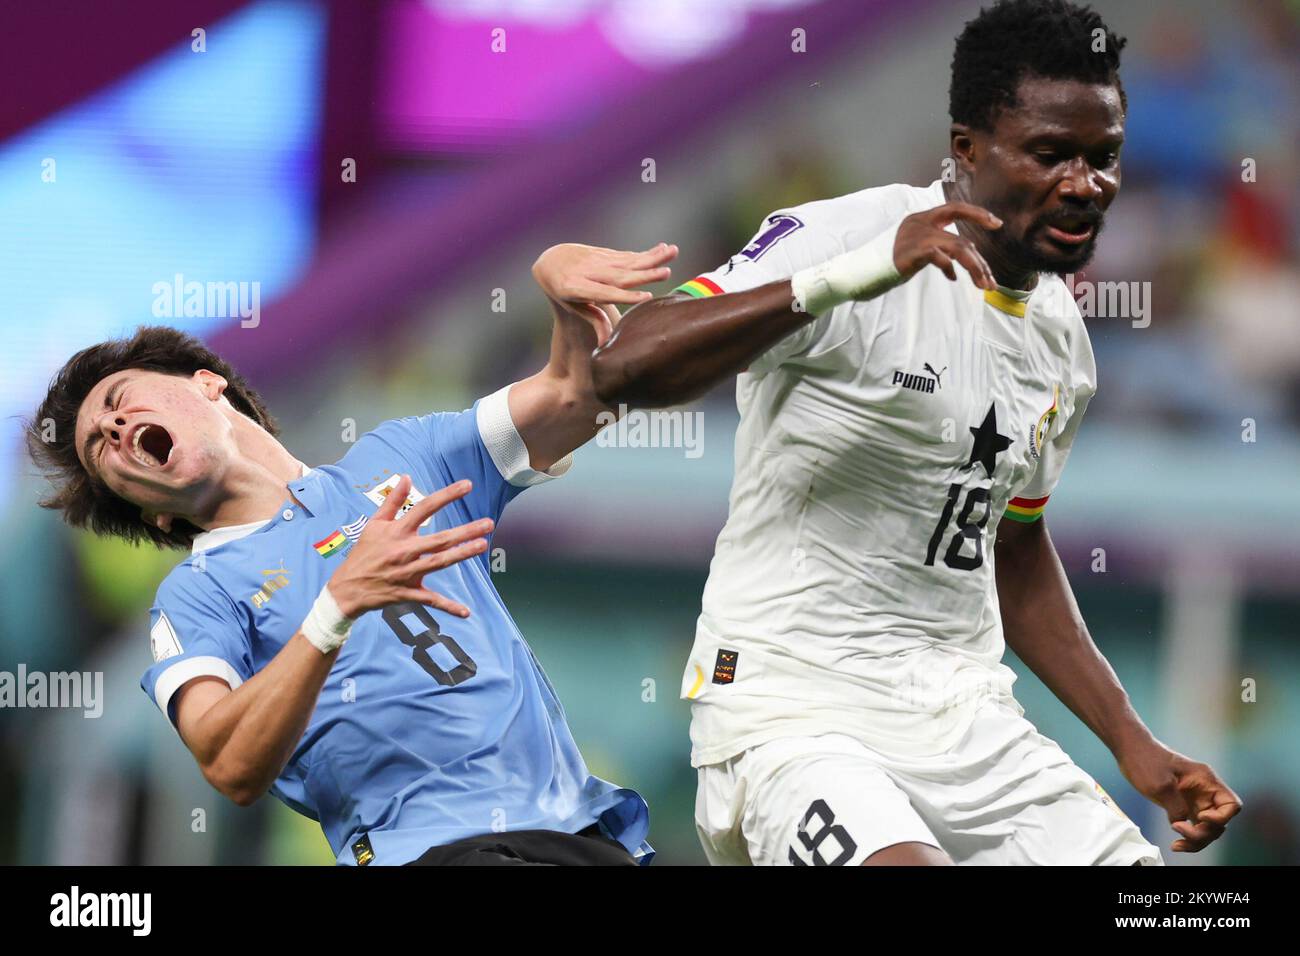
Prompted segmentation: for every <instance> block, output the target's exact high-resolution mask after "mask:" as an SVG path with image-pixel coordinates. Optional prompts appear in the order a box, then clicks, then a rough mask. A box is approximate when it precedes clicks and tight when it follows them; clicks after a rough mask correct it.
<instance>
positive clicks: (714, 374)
mask: <svg viewBox="0 0 1300 956" xmlns="http://www.w3.org/2000/svg"><path fill="white" fill-rule="evenodd" d="M792 301H793V296H792V293H791V291H790V282H789V280H781V281H779V282H772V283H769V284H767V285H764V286H759V287H758V288H756V289H751V290H749V291H747V292H736V293H732V294H729V295H718V296H712V297H710V298H707V299H693V298H690V297H689V296H684V295H680V294H679V295H674V296H667V297H664V298H661V299H654V300H652V301H650V302H646V303H645V304H643V305H638V306H636V307H635V308H633V309H632V310H631V311H630V312H628V313H627V315H625V316H623V321H622V322H621V323H620V324H619V326H618V331H617V332H615V334H614V336H613V337H612V338H611V339H610V340H609V341H608V342H607V343H606V344H605V345H604V346H603V347H602V348H600V349H598V350H597V351H596V353H595V354H594V355H593V356H592V366H591V367H592V379H593V382H594V386H595V392H596V396H597V397H598V398H599V399H600V400H601V401H603V402H604V403H605V404H607V405H620V404H626V405H628V406H639V407H648V408H653V407H660V406H664V405H678V404H681V403H683V402H688V401H691V400H693V399H695V398H698V397H699V396H700V395H703V394H704V393H705V392H707V391H708V390H709V389H711V388H713V387H714V386H715V385H717V384H718V383H720V382H723V381H725V380H726V379H727V378H729V377H731V376H732V375H735V374H736V373H737V372H740V371H742V370H743V369H745V368H746V367H747V366H748V365H749V364H750V363H751V362H752V361H753V360H754V359H755V358H757V357H758V356H759V355H761V354H763V352H765V351H767V350H768V349H769V348H771V347H772V346H773V345H775V344H776V343H777V342H779V341H781V340H782V339H783V338H785V337H786V336H787V335H789V334H790V333H792V332H794V331H795V330H797V329H799V328H800V327H801V326H803V325H806V324H807V323H808V322H811V321H812V319H813V316H811V315H809V314H807V313H805V312H797V311H795V310H794V309H793V308H792Z"/></svg>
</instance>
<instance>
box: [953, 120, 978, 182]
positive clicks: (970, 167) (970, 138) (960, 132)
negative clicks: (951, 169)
mask: <svg viewBox="0 0 1300 956" xmlns="http://www.w3.org/2000/svg"><path fill="white" fill-rule="evenodd" d="M948 143H949V147H950V149H951V150H952V158H953V159H955V160H956V161H957V167H958V168H959V169H961V170H962V171H963V172H964V173H966V174H967V175H972V174H973V173H974V172H975V137H974V135H973V133H972V131H971V128H970V127H969V126H967V125H966V124H965V123H953V124H952V126H950V127H949V128H948Z"/></svg>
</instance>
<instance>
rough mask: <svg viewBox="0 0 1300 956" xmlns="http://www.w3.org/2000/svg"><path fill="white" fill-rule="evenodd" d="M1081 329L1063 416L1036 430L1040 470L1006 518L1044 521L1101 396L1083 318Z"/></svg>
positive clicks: (1013, 501)
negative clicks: (1081, 431) (1092, 404)
mask: <svg viewBox="0 0 1300 956" xmlns="http://www.w3.org/2000/svg"><path fill="white" fill-rule="evenodd" d="M1078 328H1079V335H1078V337H1077V338H1076V341H1075V345H1074V350H1073V351H1074V357H1073V370H1072V375H1071V383H1070V386H1069V391H1068V392H1067V393H1066V394H1064V395H1061V396H1058V398H1057V403H1056V404H1057V405H1059V406H1060V410H1059V412H1058V413H1057V414H1056V415H1053V414H1052V413H1051V410H1050V409H1049V411H1048V412H1047V413H1045V414H1044V416H1043V418H1044V420H1043V421H1040V423H1039V425H1038V427H1037V428H1036V429H1035V439H1036V440H1037V441H1038V442H1039V443H1040V448H1039V457H1038V466H1037V468H1035V469H1034V473H1033V475H1032V476H1031V477H1030V479H1029V481H1028V482H1027V483H1026V484H1025V485H1024V486H1023V487H1022V488H1020V489H1018V490H1017V492H1016V494H1015V496H1014V497H1012V499H1011V501H1010V503H1009V504H1008V505H1007V511H1006V517H1008V518H1012V519H1014V520H1016V521H1022V522H1029V521H1037V520H1038V519H1039V518H1040V517H1042V514H1043V509H1044V508H1046V507H1047V500H1048V498H1050V497H1051V496H1052V492H1053V491H1055V490H1056V485H1057V483H1058V482H1059V481H1060V480H1061V474H1062V473H1063V472H1064V471H1065V463H1066V461H1067V460H1068V459H1069V457H1070V450H1071V449H1072V448H1073V447H1074V440H1075V438H1076V436H1077V435H1078V434H1079V426H1080V425H1082V424H1083V416H1084V413H1085V412H1087V410H1088V403H1089V402H1091V401H1092V397H1093V396H1094V395H1095V394H1096V393H1097V366H1096V362H1095V360H1094V358H1093V353H1092V343H1091V342H1089V340H1088V333H1087V330H1086V329H1085V328H1084V325H1083V320H1082V318H1080V319H1079V325H1078Z"/></svg>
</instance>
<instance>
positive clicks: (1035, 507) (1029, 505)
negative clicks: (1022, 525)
mask: <svg viewBox="0 0 1300 956" xmlns="http://www.w3.org/2000/svg"><path fill="white" fill-rule="evenodd" d="M1049 497H1051V496H1050V495H1044V496H1043V497H1041V498H1012V499H1011V502H1010V503H1009V504H1008V505H1007V510H1006V516H1007V517H1008V518H1010V519H1011V520H1012V521H1024V522H1030V521H1037V520H1038V519H1039V518H1041V517H1042V516H1043V509H1044V508H1046V507H1047V499H1048V498H1049Z"/></svg>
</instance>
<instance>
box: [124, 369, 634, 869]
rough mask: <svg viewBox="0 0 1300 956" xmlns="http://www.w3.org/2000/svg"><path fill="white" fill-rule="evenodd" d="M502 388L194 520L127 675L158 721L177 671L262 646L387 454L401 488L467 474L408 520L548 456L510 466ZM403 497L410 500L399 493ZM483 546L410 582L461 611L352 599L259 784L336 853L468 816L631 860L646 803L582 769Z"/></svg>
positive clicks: (331, 549) (363, 500)
mask: <svg viewBox="0 0 1300 956" xmlns="http://www.w3.org/2000/svg"><path fill="white" fill-rule="evenodd" d="M507 392H508V388H507V389H502V390H501V391H499V392H496V393H494V394H493V395H490V396H488V397H487V398H484V399H482V400H480V401H479V402H477V403H476V404H475V405H474V407H473V408H472V409H470V410H468V411H464V412H460V413H444V414H432V415H426V416H424V417H421V418H404V419H400V420H394V421H388V422H384V423H383V424H382V425H380V426H379V427H378V428H376V429H375V430H374V431H371V432H368V433H366V434H365V435H364V436H363V437H362V438H360V439H359V440H358V441H357V443H356V444H355V445H354V446H353V448H352V449H351V450H350V451H349V452H348V453H347V455H345V456H344V457H343V459H342V460H341V461H339V462H338V463H337V464H334V465H327V466H323V467H320V468H314V469H311V470H307V469H305V468H304V474H303V476H302V478H300V479H299V480H297V481H294V482H292V483H290V485H289V490H290V491H292V493H293V499H291V500H286V501H285V502H284V504H282V505H281V508H280V513H279V514H278V515H276V516H275V517H274V518H273V519H272V520H270V521H267V522H265V523H254V524H252V525H242V526H239V527H234V528H221V529H217V530H215V531H212V532H207V533H205V534H202V535H199V536H198V538H197V539H196V541H195V543H194V554H193V555H191V556H190V557H189V558H187V559H186V560H185V561H184V562H182V563H181V564H180V565H179V566H178V567H177V568H176V569H175V570H173V571H172V572H171V574H169V575H168V576H167V578H166V580H164V581H163V583H162V586H161V587H160V588H159V590H158V597H157V601H156V603H155V605H154V607H153V609H152V611H151V620H152V627H151V631H150V637H151V645H152V649H153V654H154V660H155V663H154V665H153V666H152V667H150V668H149V670H148V671H147V672H146V673H145V675H144V678H143V679H142V681H141V686H142V687H143V688H144V690H145V692H146V693H148V694H149V695H150V697H152V698H153V700H154V702H155V703H156V704H157V705H158V707H159V708H160V709H161V710H162V711H163V713H165V714H167V716H168V718H169V719H171V720H172V721H173V723H174V721H175V713H174V710H173V708H172V706H171V705H172V702H173V698H174V695H175V693H176V691H177V690H178V689H179V688H180V687H181V686H182V685H184V684H185V683H186V682H187V681H190V680H192V679H194V678H195V677H199V676H203V675H212V676H215V677H219V678H221V679H222V680H224V681H226V683H228V684H229V685H230V686H231V688H238V687H239V686H240V685H241V684H242V683H243V682H244V681H246V680H248V679H250V678H251V677H252V676H253V675H254V674H256V673H257V672H258V671H260V670H261V669H262V668H263V667H265V666H266V665H267V663H268V662H269V661H270V660H271V659H272V658H273V657H275V655H276V654H277V653H279V651H280V649H281V648H282V647H283V646H284V645H285V643H286V642H287V641H288V640H289V639H290V638H292V637H293V635H294V634H295V632H297V630H298V628H299V626H300V625H301V623H302V621H303V619H304V618H305V617H306V616H307V612H308V611H309V610H310V608H311V605H312V603H313V602H314V601H315V600H316V597H317V595H318V594H319V593H320V590H321V588H322V587H324V586H325V583H326V582H327V581H328V580H329V578H330V576H331V575H332V574H333V573H334V571H335V570H336V569H337V568H338V567H339V565H340V564H341V563H342V562H343V559H344V556H345V555H346V554H347V553H348V551H349V550H350V548H351V547H352V546H353V543H354V542H355V541H356V539H357V537H358V536H359V535H360V533H361V529H362V527H363V526H364V524H365V521H366V520H367V519H368V517H369V516H370V515H372V514H373V513H374V512H375V510H376V509H377V508H378V506H379V504H380V502H382V501H383V498H384V496H385V495H386V494H387V493H388V491H389V489H391V488H392V487H393V485H395V484H396V482H397V479H398V476H399V475H401V474H409V475H411V478H412V482H413V485H414V488H413V491H412V495H411V499H408V502H407V506H408V507H409V505H410V504H413V503H414V500H418V499H419V497H422V496H423V495H425V494H429V493H431V492H433V491H436V490H438V489H440V488H443V487H445V486H446V485H449V484H451V483H452V482H454V481H458V480H460V479H463V478H468V479H470V480H471V481H472V482H473V483H474V489H473V491H472V492H471V493H470V494H469V495H468V496H466V497H465V498H463V499H461V500H459V501H456V502H453V503H452V504H451V505H449V506H447V507H446V508H443V509H442V510H441V511H440V512H438V513H437V514H435V515H434V516H433V517H432V518H431V519H429V521H428V522H427V524H426V526H425V527H424V528H423V529H422V533H425V534H428V533H432V532H434V531H437V530H445V529H447V528H450V527H454V526H455V525H459V524H463V523H465V522H467V521H472V520H476V519H479V518H484V517H490V518H493V519H496V518H498V517H499V516H500V514H501V511H502V509H503V508H504V507H505V505H506V503H507V502H509V501H510V500H511V499H512V498H514V496H515V495H517V494H518V493H519V492H520V491H521V490H522V489H523V488H524V487H527V486H528V485H532V484H536V483H538V482H540V481H545V480H547V479H548V478H551V477H556V476H558V475H560V474H563V473H564V472H565V471H567V470H568V467H569V465H570V464H571V460H569V459H566V460H565V461H563V462H560V463H559V464H557V465H556V466H555V467H553V468H552V469H551V470H550V472H546V473H541V472H536V471H533V470H532V469H530V468H529V467H528V453H527V450H526V449H525V447H524V444H523V441H522V439H521V438H520V436H519V434H518V432H517V430H516V429H515V427H514V423H513V422H512V420H511V418H510V412H509V407H508V405H507V402H506V396H507ZM412 499H413V500H412ZM489 555H490V550H489V552H485V553H484V554H482V555H479V556H477V557H475V558H473V559H471V560H468V561H463V562H461V563H460V564H456V565H453V566H452V567H449V568H445V569H443V570H441V571H436V572H434V573H432V574H430V575H429V576H428V577H426V578H425V585H426V586H427V587H428V588H430V589H432V590H435V591H438V592H440V593H442V594H444V595H446V596H447V597H449V598H451V599H453V600H456V601H459V602H461V603H462V604H464V605H465V606H466V607H468V608H469V609H470V611H471V616H470V618H469V619H468V620H461V619H459V618H454V617H451V616H449V615H446V614H443V613H441V612H437V611H433V610H432V609H430V608H428V607H426V606H424V605H419V604H399V605H394V606H391V607H387V608H384V609H383V610H382V611H378V610H377V611H371V612H369V613H367V614H364V615H362V616H361V617H360V618H359V619H358V620H357V622H356V623H355V625H354V626H353V628H352V633H351V636H350V637H349V639H348V641H347V643H345V644H344V645H343V648H342V650H341V651H340V652H339V657H338V660H337V661H336V662H335V664H334V667H333V669H332V670H331V671H330V674H329V678H328V679H327V680H326V682H325V686H324V688H323V689H322V690H321V693H320V698H319V700H318V701H317V704H316V711H315V713H314V714H313V715H312V718H311V722H310V723H309V724H308V726H307V730H306V732H305V733H304V734H303V737H302V740H301V741H299V743H298V746H297V748H296V749H295V750H294V752H293V755H292V757H290V759H289V762H288V764H287V765H286V766H285V768H284V771H283V773H281V774H280V777H279V779H277V780H276V782H275V784H274V786H273V787H272V788H271V792H272V793H273V794H275V796H277V797H278V798H279V799H281V800H283V801H284V802H285V803H286V804H288V805H289V806H290V807H293V808H294V809H295V810H298V811H299V812H301V813H304V814H306V815H307V816H309V817H311V818H313V819H315V820H318V821H319V822H320V825H321V828H322V829H323V830H324V831H325V835H326V837H327V838H328V840H329V843H330V847H331V849H332V850H333V851H334V853H335V854H336V856H337V858H338V862H339V863H343V864H354V863H357V862H361V863H367V862H370V857H371V855H372V854H373V861H374V862H375V863H379V864H400V863H407V862H409V861H411V860H414V859H415V858H416V857H418V856H420V855H421V854H422V853H424V851H425V850H427V849H429V848H430V847H432V846H439V845H442V844H446V843H451V842H453V841H455V840H459V839H462V838H464V837H468V836H474V835H477V834H483V833H489V832H494V831H500V830H504V829H509V830H527V829H548V830H558V831H565V832H570V833H572V832H576V831H578V830H581V829H584V828H586V827H588V826H590V825H592V824H599V827H600V829H601V830H602V831H603V832H605V833H606V834H607V835H609V836H611V837H612V838H614V839H616V840H618V841H619V842H620V843H622V844H623V846H625V847H626V848H627V849H628V850H629V851H630V852H631V853H633V855H634V856H637V857H638V858H639V859H641V860H642V861H643V862H649V859H650V857H651V856H652V855H653V851H652V850H651V849H650V847H649V846H648V844H646V843H645V837H646V834H647V831H648V828H649V811H648V810H647V808H646V804H645V801H644V800H642V799H641V797H640V796H639V795H638V794H637V793H636V792H634V791H632V790H628V789H624V788H621V787H618V786H615V785H614V784H612V783H608V782H606V781H604V780H601V779H600V778H598V777H594V776H592V775H591V774H589V773H588V772H587V767H586V764H585V763H584V762H583V759H582V756H581V754H579V752H578V747H577V745H576V744H575V743H574V740H573V736H572V734H571V733H570V732H569V728H568V726H567V724H566V723H565V718H564V711H563V709H562V708H561V706H560V703H559V701H558V700H557V699H556V695H555V691H554V689H553V688H552V687H551V685H550V682H549V681H548V680H547V679H546V676H545V674H543V673H542V669H541V667H540V666H539V665H538V663H537V660H536V659H535V658H534V656H533V653H532V651H531V650H530V649H529V647H528V645H527V644H526V643H525V642H524V639H523V636H522V635H521V634H520V633H519V628H518V627H517V626H516V625H515V622H514V621H513V620H512V619H511V617H510V613H509V612H508V611H507V610H506V607H505V604H504V603H503V602H502V600H501V596H500V595H499V594H497V590H496V588H495V587H494V586H493V584H492V580H491V575H490V563H489V562H490V557H489Z"/></svg>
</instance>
